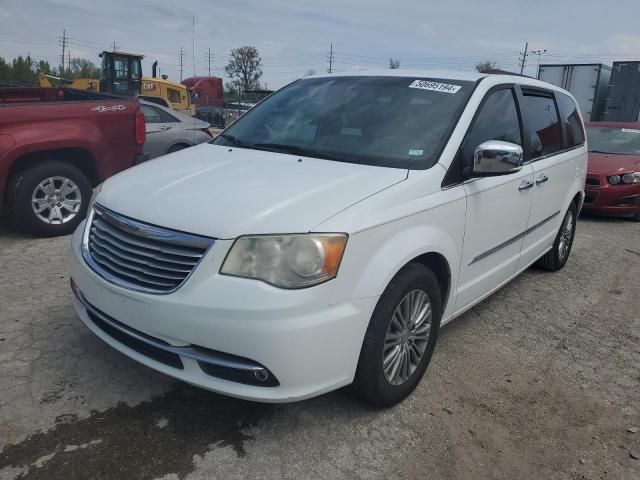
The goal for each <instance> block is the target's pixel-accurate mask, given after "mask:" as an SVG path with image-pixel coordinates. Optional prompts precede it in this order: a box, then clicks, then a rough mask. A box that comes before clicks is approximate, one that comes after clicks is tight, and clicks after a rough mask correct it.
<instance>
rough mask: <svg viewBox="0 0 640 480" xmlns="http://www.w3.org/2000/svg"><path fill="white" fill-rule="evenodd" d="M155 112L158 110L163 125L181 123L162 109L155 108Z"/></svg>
mask: <svg viewBox="0 0 640 480" xmlns="http://www.w3.org/2000/svg"><path fill="white" fill-rule="evenodd" d="M154 110H156V111H157V112H158V114H159V115H160V118H161V119H162V121H163V123H172V122H179V121H180V120H178V119H177V118H176V117H174V116H173V115H171V114H170V113H167V112H165V111H164V110H162V109H161V108H154Z"/></svg>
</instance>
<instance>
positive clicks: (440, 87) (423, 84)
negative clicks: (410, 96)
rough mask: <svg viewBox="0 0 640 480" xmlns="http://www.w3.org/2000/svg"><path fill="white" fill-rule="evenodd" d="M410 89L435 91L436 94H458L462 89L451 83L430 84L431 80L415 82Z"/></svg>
mask: <svg viewBox="0 0 640 480" xmlns="http://www.w3.org/2000/svg"><path fill="white" fill-rule="evenodd" d="M409 88H420V89H422V90H433V91H434V92H445V93H457V92H458V90H460V89H461V88H462V87H461V86H460V85H451V84H449V83H440V82H430V81H429V80H414V81H413V83H412V84H411V85H409Z"/></svg>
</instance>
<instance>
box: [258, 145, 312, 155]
mask: <svg viewBox="0 0 640 480" xmlns="http://www.w3.org/2000/svg"><path fill="white" fill-rule="evenodd" d="M253 146H254V147H256V148H264V149H265V150H273V151H274V152H282V153H293V154H295V155H307V154H308V153H309V150H307V149H306V148H302V147H298V146H297V145H288V144H281V143H254V144H253Z"/></svg>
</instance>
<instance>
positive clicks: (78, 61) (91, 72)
mask: <svg viewBox="0 0 640 480" xmlns="http://www.w3.org/2000/svg"><path fill="white" fill-rule="evenodd" d="M68 78H70V79H74V78H100V70H99V69H98V67H96V65H95V64H94V63H93V62H92V61H91V60H87V59H86V58H72V59H71V64H70V65H69V74H68Z"/></svg>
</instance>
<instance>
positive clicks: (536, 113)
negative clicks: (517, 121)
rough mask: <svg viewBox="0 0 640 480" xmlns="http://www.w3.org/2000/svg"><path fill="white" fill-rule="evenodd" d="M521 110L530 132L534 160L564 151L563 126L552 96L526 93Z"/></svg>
mask: <svg viewBox="0 0 640 480" xmlns="http://www.w3.org/2000/svg"><path fill="white" fill-rule="evenodd" d="M521 110H522V116H523V119H524V120H525V125H527V128H528V132H529V142H530V143H531V156H532V158H536V157H541V156H543V155H549V154H550V153H553V152H557V151H558V150H562V148H563V146H562V126H561V125H560V120H559V119H558V112H557V111H556V105H555V102H554V101H553V97H552V96H542V95H532V94H528V93H526V92H525V93H524V98H523V101H522V105H521Z"/></svg>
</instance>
